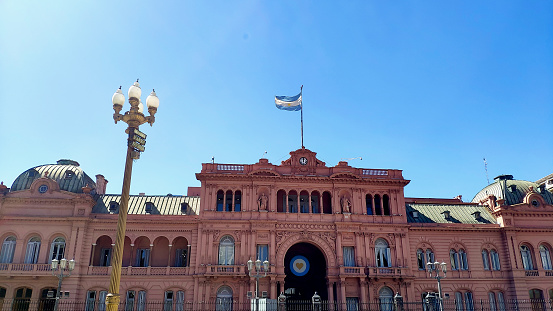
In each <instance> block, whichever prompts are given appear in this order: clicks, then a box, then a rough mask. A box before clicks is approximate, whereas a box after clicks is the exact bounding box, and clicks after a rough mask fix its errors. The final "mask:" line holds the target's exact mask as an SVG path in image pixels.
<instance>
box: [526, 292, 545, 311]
mask: <svg viewBox="0 0 553 311" xmlns="http://www.w3.org/2000/svg"><path fill="white" fill-rule="evenodd" d="M528 294H529V295H530V302H531V303H532V311H544V310H545V301H544V300H543V299H544V297H543V291H542V290H541V289H537V288H534V289H531V290H529V291H528Z"/></svg>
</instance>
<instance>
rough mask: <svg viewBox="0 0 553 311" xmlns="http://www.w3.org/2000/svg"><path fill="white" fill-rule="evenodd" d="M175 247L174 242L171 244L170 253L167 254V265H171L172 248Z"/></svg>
mask: <svg viewBox="0 0 553 311" xmlns="http://www.w3.org/2000/svg"><path fill="white" fill-rule="evenodd" d="M172 248H173V244H169V255H168V256H167V267H170V266H171V249H172Z"/></svg>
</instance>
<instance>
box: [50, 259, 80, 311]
mask: <svg viewBox="0 0 553 311" xmlns="http://www.w3.org/2000/svg"><path fill="white" fill-rule="evenodd" d="M73 269H75V260H73V259H71V260H67V259H65V258H63V259H61V260H57V259H53V260H52V275H53V276H55V277H57V278H58V291H57V292H56V303H55V304H54V311H58V306H59V303H60V298H61V283H62V282H63V279H65V278H66V277H68V276H70V275H71V271H73Z"/></svg>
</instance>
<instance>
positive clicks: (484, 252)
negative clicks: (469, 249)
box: [482, 249, 490, 270]
mask: <svg viewBox="0 0 553 311" xmlns="http://www.w3.org/2000/svg"><path fill="white" fill-rule="evenodd" d="M482 263H483V264H484V270H490V259H489V254H488V251H487V250H485V249H483V250H482Z"/></svg>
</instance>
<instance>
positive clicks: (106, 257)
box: [100, 248, 111, 267]
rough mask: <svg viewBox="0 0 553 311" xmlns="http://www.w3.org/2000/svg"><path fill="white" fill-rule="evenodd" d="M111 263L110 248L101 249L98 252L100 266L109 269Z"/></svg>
mask: <svg viewBox="0 0 553 311" xmlns="http://www.w3.org/2000/svg"><path fill="white" fill-rule="evenodd" d="M110 263H111V248H102V249H101V250H100V266H102V267H109V265H110Z"/></svg>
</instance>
